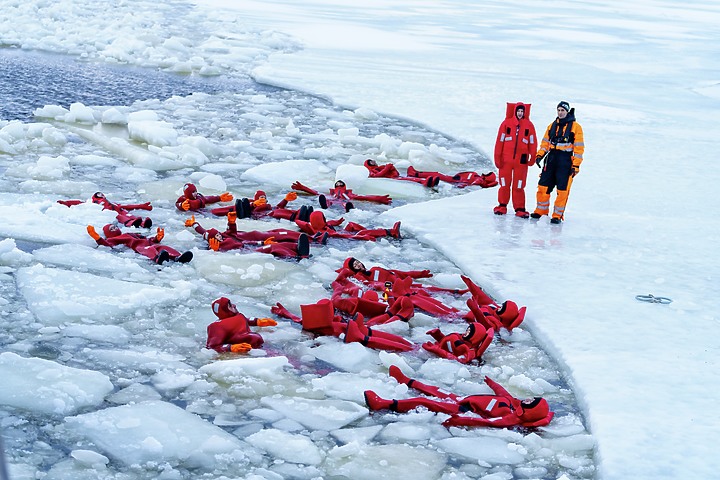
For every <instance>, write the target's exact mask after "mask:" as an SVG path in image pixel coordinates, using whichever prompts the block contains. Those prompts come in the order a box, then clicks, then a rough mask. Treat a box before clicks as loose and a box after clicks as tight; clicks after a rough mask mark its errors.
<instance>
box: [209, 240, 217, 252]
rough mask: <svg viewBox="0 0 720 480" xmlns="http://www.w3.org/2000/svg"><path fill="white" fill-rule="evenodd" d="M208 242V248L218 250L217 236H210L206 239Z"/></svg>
mask: <svg viewBox="0 0 720 480" xmlns="http://www.w3.org/2000/svg"><path fill="white" fill-rule="evenodd" d="M208 243H209V244H210V250H212V251H213V252H217V251H218V250H220V240H218V239H217V238H215V237H213V238H211V239H210V240H208Z"/></svg>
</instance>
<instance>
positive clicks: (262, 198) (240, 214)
mask: <svg viewBox="0 0 720 480" xmlns="http://www.w3.org/2000/svg"><path fill="white" fill-rule="evenodd" d="M293 200H297V193H295V192H288V193H287V194H286V195H285V197H284V198H283V199H282V200H280V201H279V202H278V203H277V205H275V206H272V205H270V203H268V200H267V195H266V194H265V192H264V191H262V190H258V191H256V192H255V196H254V197H253V199H252V200H250V199H249V198H247V197H243V198H238V199H237V200H235V204H234V205H230V206H227V207H219V208H213V209H212V210H210V212H211V213H212V214H213V215H218V216H221V217H222V216H225V215H227V214H228V213H229V212H235V214H236V215H237V218H254V219H259V218H263V217H271V218H277V219H280V220H291V219H292V220H294V219H295V217H296V216H297V215H298V210H291V209H289V208H287V206H288V203H290V202H292V201H293Z"/></svg>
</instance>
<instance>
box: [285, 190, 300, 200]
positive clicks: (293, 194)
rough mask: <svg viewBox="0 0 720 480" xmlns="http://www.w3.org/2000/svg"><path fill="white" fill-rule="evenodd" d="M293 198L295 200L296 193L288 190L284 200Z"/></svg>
mask: <svg viewBox="0 0 720 480" xmlns="http://www.w3.org/2000/svg"><path fill="white" fill-rule="evenodd" d="M293 200H297V193H295V192H289V193H287V194H286V195H285V201H286V202H292V201H293Z"/></svg>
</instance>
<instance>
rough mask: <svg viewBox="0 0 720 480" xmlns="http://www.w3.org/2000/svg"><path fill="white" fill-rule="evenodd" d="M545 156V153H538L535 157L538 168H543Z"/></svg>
mask: <svg viewBox="0 0 720 480" xmlns="http://www.w3.org/2000/svg"><path fill="white" fill-rule="evenodd" d="M543 158H545V155H538V156H537V157H535V165H537V166H538V168H542V161H543Z"/></svg>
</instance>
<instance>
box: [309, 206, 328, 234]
mask: <svg viewBox="0 0 720 480" xmlns="http://www.w3.org/2000/svg"><path fill="white" fill-rule="evenodd" d="M310 226H311V227H313V228H314V229H315V230H322V229H324V228H325V227H327V221H326V220H325V214H324V213H323V212H321V211H320V210H315V211H314V212H312V213H311V214H310Z"/></svg>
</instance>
